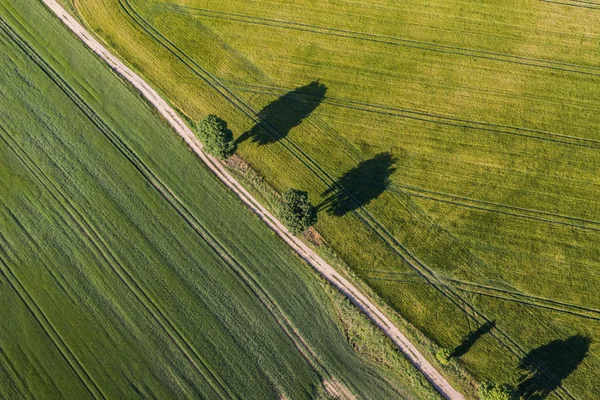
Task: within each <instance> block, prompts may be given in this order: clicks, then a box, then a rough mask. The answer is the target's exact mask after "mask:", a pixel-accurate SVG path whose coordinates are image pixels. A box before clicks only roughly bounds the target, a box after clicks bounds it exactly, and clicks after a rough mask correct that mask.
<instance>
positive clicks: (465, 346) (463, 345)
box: [450, 321, 496, 358]
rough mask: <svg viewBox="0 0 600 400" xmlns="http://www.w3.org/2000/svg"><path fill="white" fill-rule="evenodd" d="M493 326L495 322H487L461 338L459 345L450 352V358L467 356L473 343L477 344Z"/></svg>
mask: <svg viewBox="0 0 600 400" xmlns="http://www.w3.org/2000/svg"><path fill="white" fill-rule="evenodd" d="M495 326H496V322H495V321H491V322H490V321H487V322H486V323H485V324H483V325H481V326H480V327H479V328H477V330H475V331H472V332H469V333H468V334H467V335H465V336H464V337H463V339H462V342H460V344H459V345H458V346H456V348H455V349H454V350H453V351H452V354H451V355H450V357H454V358H458V357H461V356H463V355H465V354H467V352H468V351H469V350H471V347H473V345H474V344H475V342H477V341H478V340H479V338H481V337H482V336H483V335H485V334H486V333H488V332H489V331H491V330H492V329H493V328H494V327H495Z"/></svg>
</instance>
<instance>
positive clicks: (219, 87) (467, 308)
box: [119, 0, 573, 398]
mask: <svg viewBox="0 0 600 400" xmlns="http://www.w3.org/2000/svg"><path fill="white" fill-rule="evenodd" d="M119 4H120V6H121V8H122V9H123V11H124V12H125V13H126V14H127V15H128V16H129V17H130V18H131V19H132V20H133V22H134V23H135V24H137V25H138V26H140V28H142V29H143V30H145V31H146V32H147V33H148V34H149V35H150V36H151V37H152V38H154V40H156V41H157V42H158V43H160V44H161V45H162V46H163V47H164V48H165V49H167V50H168V51H169V52H171V53H172V54H173V55H174V56H175V57H176V58H178V59H179V60H180V61H181V62H182V63H183V64H184V65H185V66H187V67H188V68H189V69H190V71H192V72H193V73H194V74H196V75H197V76H198V77H200V78H201V79H202V80H203V81H204V82H206V83H207V84H208V85H209V86H210V87H211V88H213V89H214V90H215V91H217V93H219V94H221V95H222V96H224V98H225V99H226V100H227V101H229V102H230V104H232V105H233V106H234V107H235V108H237V109H238V110H239V111H240V112H242V113H243V114H244V115H246V116H247V117H248V118H249V119H250V120H251V121H253V122H255V123H258V122H259V121H260V120H259V118H258V113H257V112H256V111H255V110H254V109H253V108H252V107H250V106H249V105H248V104H246V103H245V102H244V101H243V100H242V99H240V98H239V97H238V96H237V95H236V94H235V93H233V92H232V91H231V89H229V88H228V87H227V86H225V85H224V84H223V83H222V82H220V81H219V80H218V79H217V78H216V77H214V76H213V75H211V74H210V73H208V72H207V71H206V70H205V69H204V68H202V67H201V66H200V65H199V64H198V63H197V62H195V61H194V60H193V59H191V58H190V57H189V56H188V55H187V54H186V53H185V52H183V51H182V50H181V49H180V48H178V47H177V46H176V45H175V44H174V43H173V42H171V41H170V40H169V39H167V38H166V37H165V36H164V35H162V34H161V33H160V32H159V31H158V30H157V29H156V28H155V27H154V26H152V25H151V24H150V23H149V22H148V21H146V20H145V19H144V18H143V17H142V16H141V15H140V14H139V13H138V12H137V11H136V10H135V8H133V6H132V5H131V3H130V2H129V1H128V0H119ZM262 125H263V128H264V129H265V131H266V132H268V133H269V134H271V135H273V136H274V137H280V135H278V134H277V132H276V129H275V128H274V127H273V126H270V124H268V123H265V122H263V123H262ZM278 143H281V145H283V146H284V147H285V148H286V149H287V150H288V151H290V152H291V153H292V154H294V155H295V157H297V158H298V160H300V161H301V162H302V163H303V164H304V165H305V166H306V168H307V169H309V170H310V171H311V172H312V173H313V174H314V175H315V176H316V177H317V178H318V179H319V180H321V181H322V182H323V183H324V184H326V185H327V186H328V187H331V186H332V185H335V180H334V179H333V178H332V177H331V176H330V175H329V174H328V173H327V172H326V171H324V170H323V169H322V168H321V167H320V166H319V165H318V163H316V162H315V161H314V160H312V159H311V158H310V157H309V156H308V155H307V154H306V153H305V152H304V151H302V150H301V149H300V148H299V147H298V146H296V145H295V144H294V143H293V142H292V141H291V140H289V138H283V139H282V140H280V141H279V142H278ZM336 189H337V190H340V191H341V192H345V191H344V189H343V188H341V187H337V188H336ZM346 194H347V195H348V197H349V199H350V200H352V196H351V194H349V193H346ZM353 212H354V213H355V215H357V216H358V218H359V219H360V220H361V221H362V222H363V223H364V224H365V225H366V226H368V227H369V228H370V229H371V230H372V231H373V232H374V233H375V234H376V235H377V236H378V237H379V238H381V239H382V240H383V241H384V243H386V244H387V245H388V246H389V247H390V249H392V251H394V252H395V253H396V254H397V255H398V256H399V257H400V258H401V259H402V260H403V261H404V262H405V263H406V264H407V265H408V266H410V267H411V268H412V269H413V270H415V271H416V272H417V273H418V274H419V275H420V276H421V277H422V278H423V279H425V280H426V281H427V282H428V283H429V284H430V285H431V286H432V287H433V288H435V289H436V290H437V291H438V292H440V293H441V294H442V295H443V296H444V297H446V298H447V299H448V300H449V301H451V302H452V303H453V304H455V305H456V306H457V307H459V308H460V309H461V310H462V311H463V312H465V313H466V314H467V315H470V316H471V318H472V319H474V320H475V321H477V322H478V323H481V324H483V323H485V322H491V320H490V319H489V318H487V317H486V316H485V315H484V314H483V313H482V312H481V311H479V310H477V309H475V308H474V307H473V306H472V305H471V304H469V302H468V301H466V300H465V299H464V298H463V297H462V296H461V295H460V294H458V293H457V292H456V291H455V290H452V288H450V287H448V286H447V285H445V284H444V283H443V282H441V281H439V280H438V278H437V276H436V274H435V272H434V271H433V270H431V269H430V268H429V267H427V266H426V265H424V264H423V263H422V262H421V261H419V260H418V259H417V258H416V257H415V256H414V255H413V254H412V253H411V252H410V251H408V249H406V248H405V247H404V246H403V245H402V244H401V243H399V242H398V241H397V240H396V239H395V237H394V236H393V235H392V234H391V233H390V232H389V231H388V230H387V229H386V228H385V227H383V226H382V225H381V224H380V223H379V222H378V221H377V220H376V219H375V218H374V217H373V216H372V215H370V214H369V213H368V212H367V211H366V210H365V209H364V208H362V207H361V208H357V209H356V210H354V211H353ZM491 334H492V335H494V337H496V339H497V340H498V341H499V342H500V343H502V344H503V345H504V346H505V347H506V348H507V349H508V350H509V351H510V352H511V353H513V354H514V355H515V357H517V358H519V359H521V358H523V357H526V356H527V352H526V351H525V350H524V349H523V348H522V347H520V346H519V345H518V344H517V343H516V342H515V341H514V340H513V339H512V338H510V336H509V335H508V334H506V333H505V332H503V331H502V330H500V329H495V330H494V331H493V332H492V333H491ZM540 370H542V374H543V375H544V378H543V379H544V380H545V381H547V382H549V385H550V386H552V385H556V386H557V387H558V388H559V389H558V390H559V391H560V392H561V393H562V394H563V396H564V397H566V398H573V396H572V395H571V394H569V392H568V391H567V390H566V389H565V388H564V387H562V386H560V385H559V384H558V383H557V382H556V381H555V379H554V378H553V377H552V376H551V375H550V374H548V373H547V372H546V371H543V368H542V367H541V366H540Z"/></svg>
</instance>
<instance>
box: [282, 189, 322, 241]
mask: <svg viewBox="0 0 600 400" xmlns="http://www.w3.org/2000/svg"><path fill="white" fill-rule="evenodd" d="M280 216H281V220H282V222H283V223H284V224H285V225H286V226H287V228H288V229H289V230H290V232H292V233H293V234H294V235H299V234H301V233H302V232H304V231H305V230H306V229H307V228H308V227H309V226H311V225H314V224H315V222H317V211H316V209H315V207H314V206H313V205H312V204H311V202H310V201H309V200H308V193H306V192H304V191H302V190H297V189H289V190H287V191H286V192H285V193H284V194H283V201H282V204H281V209H280Z"/></svg>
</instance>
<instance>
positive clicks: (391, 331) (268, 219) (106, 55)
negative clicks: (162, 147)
mask: <svg viewBox="0 0 600 400" xmlns="http://www.w3.org/2000/svg"><path fill="white" fill-rule="evenodd" d="M42 1H43V2H44V3H45V4H46V6H48V8H49V9H50V10H52V12H54V13H55V14H56V15H57V16H58V18H60V19H61V20H62V21H63V22H64V24H65V25H67V27H68V28H69V29H71V31H73V33H75V35H77V36H78V37H79V38H80V39H81V40H82V41H83V42H84V43H85V44H86V45H87V46H88V47H89V48H90V49H92V50H93V51H94V52H95V53H96V54H98V56H100V58H102V59H103V60H104V61H105V62H106V63H107V64H108V65H109V66H110V67H111V68H112V69H113V70H114V71H115V72H116V73H118V74H119V75H121V76H123V77H124V78H125V79H127V81H129V82H130V83H131V84H132V85H133V86H134V87H135V88H136V89H137V90H139V91H140V92H141V93H142V95H143V96H144V97H145V98H146V99H147V100H148V101H149V102H150V103H152V105H153V106H154V107H156V109H157V110H158V112H159V113H160V114H161V115H162V116H163V117H164V118H165V119H166V120H167V121H168V122H169V124H171V126H172V127H173V128H174V129H175V130H176V131H177V133H179V135H181V137H182V138H183V139H184V140H185V141H186V143H187V144H188V145H189V146H190V147H191V148H192V149H193V150H194V151H195V152H196V154H198V157H200V159H202V161H204V162H205V163H206V165H208V167H209V168H210V169H211V170H212V171H213V172H214V173H215V175H217V176H218V177H219V179H221V180H222V181H223V183H225V185H227V186H228V187H229V188H230V189H231V190H233V191H234V192H235V193H236V194H237V195H238V196H239V198H240V199H241V200H242V201H243V202H244V203H245V204H246V206H247V207H248V208H250V210H252V211H253V212H254V213H255V214H256V215H258V216H259V217H260V218H261V219H262V220H263V221H264V222H265V223H266V224H267V225H268V226H269V227H270V228H271V229H272V230H273V231H274V232H275V233H277V235H279V236H280V237H281V239H283V240H284V241H285V242H286V243H287V244H288V245H289V246H291V247H292V248H293V249H294V250H295V251H296V252H297V253H298V254H299V255H300V257H302V258H303V259H304V260H306V262H307V263H309V264H310V265H311V266H312V267H313V268H315V269H316V270H317V271H318V272H319V273H321V275H323V276H324V277H325V278H326V279H327V280H328V281H329V282H331V284H333V285H334V286H335V287H337V288H338V289H339V290H340V291H341V292H343V293H344V294H345V295H346V296H347V297H348V298H349V299H350V300H351V301H352V302H353V303H354V304H355V305H356V306H357V307H358V308H360V309H361V310H362V312H364V313H365V314H366V315H367V316H368V317H369V318H370V319H371V320H372V321H373V322H374V323H375V324H376V325H377V326H378V327H379V328H380V329H381V330H382V331H383V332H385V334H386V335H387V336H389V338H390V339H392V341H393V342H394V343H395V344H396V346H398V348H399V349H400V350H401V351H402V352H403V353H404V354H405V355H406V357H408V359H409V360H410V361H411V362H412V363H413V364H414V365H415V366H416V367H417V368H418V369H419V370H420V371H421V372H422V373H423V375H425V377H426V378H427V379H428V380H429V381H430V382H431V383H432V385H433V386H434V387H435V388H436V389H437V390H438V392H440V393H441V394H442V395H443V396H444V397H445V398H447V399H453V400H462V399H464V397H463V396H462V395H461V394H460V393H459V392H458V391H456V390H455V389H454V388H453V387H452V386H450V384H449V383H448V382H447V381H446V379H445V378H444V377H443V376H442V375H441V374H440V373H439V372H438V371H437V370H436V369H435V368H434V367H433V365H431V364H430V363H429V362H428V361H427V360H426V359H425V357H423V355H422V354H421V353H420V352H419V351H418V350H417V349H416V347H415V346H413V344H412V343H411V342H410V341H409V340H408V339H407V338H406V336H404V335H403V334H402V333H401V332H400V330H398V328H397V327H396V326H394V324H393V323H392V322H391V321H390V320H389V318H387V317H386V316H385V314H383V313H382V312H381V311H380V310H379V309H377V308H376V307H375V305H374V304H373V303H371V301H370V300H369V299H368V298H367V297H366V296H364V295H363V294H362V293H361V292H360V291H359V290H358V289H357V288H356V287H355V286H353V285H352V284H351V283H350V282H349V281H347V280H346V279H345V278H344V277H343V276H342V275H340V274H339V273H338V272H337V271H336V270H335V269H334V268H333V267H331V266H330V265H329V264H327V263H326V262H325V261H324V260H323V259H322V258H321V257H319V256H318V255H317V254H316V253H315V252H314V251H312V250H311V249H310V248H309V247H308V246H306V245H305V244H304V243H303V242H302V241H301V240H299V239H298V238H297V237H295V236H294V235H292V234H291V233H290V232H289V231H288V230H287V229H286V228H285V227H284V226H283V225H282V224H281V222H279V220H277V219H276V218H275V217H274V216H273V215H272V214H271V213H270V212H269V211H268V210H267V209H265V208H264V207H263V206H262V205H261V204H260V203H259V202H258V201H256V199H255V198H254V197H252V195H251V194H250V193H248V192H247V191H246V190H245V189H244V188H243V187H242V186H241V185H240V184H239V183H238V182H237V181H236V180H235V179H233V177H232V176H231V175H229V173H228V172H227V170H226V169H225V167H224V166H223V165H222V164H221V162H220V161H219V160H217V159H215V158H214V157H212V156H210V155H207V154H205V153H204V152H203V151H202V144H201V143H200V142H199V141H198V139H196V136H195V135H194V133H193V132H192V131H191V130H190V128H189V127H188V126H187V125H186V124H185V123H184V122H183V120H182V119H181V118H179V116H178V115H177V114H176V113H175V112H174V111H173V109H172V108H171V107H170V106H169V105H168V104H167V103H166V102H165V101H164V100H163V99H162V98H161V97H160V96H159V95H158V94H157V93H156V92H155V91H154V90H153V89H152V88H151V87H150V86H149V85H148V84H147V83H146V82H144V80H142V78H140V77H139V76H138V75H136V74H135V73H134V72H133V71H131V70H130V69H129V68H127V67H126V66H125V65H124V64H123V63H122V62H121V61H119V60H118V59H117V58H116V57H115V56H113V55H112V54H111V53H110V52H109V51H108V50H107V49H105V48H104V47H103V46H102V45H101V44H100V43H99V42H98V41H96V40H95V39H94V38H93V37H92V36H91V35H90V34H89V33H87V32H86V30H85V29H84V28H83V27H82V26H81V25H80V24H79V23H78V22H77V21H76V20H75V19H74V18H73V17H71V16H70V15H69V14H68V13H67V12H66V11H65V10H64V9H63V8H62V7H61V6H60V5H59V4H58V3H57V2H56V1H54V0H42Z"/></svg>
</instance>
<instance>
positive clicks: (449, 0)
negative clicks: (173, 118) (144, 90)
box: [74, 0, 600, 399]
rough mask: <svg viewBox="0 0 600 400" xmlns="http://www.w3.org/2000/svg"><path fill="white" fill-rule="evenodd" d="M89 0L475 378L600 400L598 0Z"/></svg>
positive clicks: (104, 23) (188, 110)
mask: <svg viewBox="0 0 600 400" xmlns="http://www.w3.org/2000/svg"><path fill="white" fill-rule="evenodd" d="M74 4H75V6H76V7H77V10H78V12H79V15H80V17H81V18H82V20H83V21H85V23H86V24H87V26H88V27H89V28H90V29H92V30H93V31H94V32H95V33H96V34H97V35H98V36H99V37H100V38H102V39H103V40H104V41H105V42H106V43H107V44H108V45H109V46H111V48H113V49H114V50H115V51H116V52H117V53H119V54H120V56H121V57H122V58H123V59H125V60H127V62H128V63H129V64H130V65H131V66H132V67H134V68H135V69H136V70H137V71H139V72H140V73H141V74H142V75H143V76H144V77H145V78H146V79H148V80H149V82H151V83H152V85H153V86H154V87H156V88H157V89H158V90H159V91H161V92H162V93H163V94H164V96H165V97H166V98H168V99H169V100H170V101H171V102H172V104H173V105H174V106H175V107H177V108H178V109H179V110H180V111H181V112H182V113H183V114H184V115H185V116H187V117H188V118H190V119H191V120H197V119H199V118H200V117H202V116H203V115H204V114H206V113H208V112H216V113H218V114H219V115H220V116H221V117H223V118H225V119H226V120H228V121H229V123H230V126H231V127H232V128H233V130H234V132H235V134H236V135H237V137H239V138H240V139H239V142H240V143H239V152H240V154H241V156H242V157H243V158H244V159H245V160H246V161H247V162H248V163H249V164H251V165H252V166H253V167H254V168H255V169H256V170H257V171H258V172H259V173H260V174H261V175H262V176H264V177H265V179H266V180H267V182H268V183H270V184H271V185H272V186H273V187H275V188H276V189H277V190H280V191H281V190H284V189H286V188H288V187H298V188H302V189H305V190H308V191H309V193H310V195H311V198H312V200H313V201H314V202H315V203H322V202H327V201H329V203H326V204H325V206H324V207H323V211H322V212H321V213H320V221H319V223H318V224H317V229H318V231H319V232H320V233H321V234H322V235H323V237H324V238H325V240H326V241H327V242H328V244H329V245H331V246H332V247H333V248H334V249H335V251H336V252H337V253H338V255H339V256H341V257H342V258H343V259H344V260H345V261H346V262H347V263H348V265H349V266H350V267H351V268H352V270H353V271H354V272H355V273H356V275H357V276H358V277H359V278H360V279H362V280H363V281H364V282H366V283H367V284H368V285H369V286H370V287H371V288H373V290H374V291H375V293H377V294H378V295H379V296H380V297H381V298H382V299H383V300H385V301H386V302H387V303H388V304H390V305H391V306H392V307H393V308H394V309H395V310H397V311H398V312H399V313H400V314H401V315H402V316H403V317H405V318H407V319H408V320H409V321H410V322H412V323H413V324H414V325H415V326H417V327H418V328H419V329H421V330H422V331H423V332H424V333H425V334H426V335H428V336H429V337H430V338H432V339H433V340H435V341H436V342H437V343H439V344H440V345H442V346H445V347H447V348H449V349H451V350H452V349H457V350H460V351H457V352H456V353H455V354H459V355H460V357H457V358H459V359H460V363H461V364H463V365H464V366H466V367H467V368H468V370H469V371H471V373H472V374H473V375H474V376H475V377H476V378H477V379H479V380H483V379H492V380H495V381H498V382H509V383H512V384H514V385H518V386H519V388H520V391H521V393H522V394H525V395H527V396H529V397H531V398H535V396H538V397H545V396H547V395H551V396H556V397H560V398H581V399H594V398H596V397H597V393H600V383H599V381H598V379H597V378H596V373H595V372H597V371H598V370H600V348H599V347H598V346H597V342H598V340H600V325H599V323H598V321H599V320H600V291H598V288H599V287H600V263H599V257H598V255H599V254H600V253H599V251H598V243H599V241H600V234H599V232H600V203H599V202H598V194H599V193H600V186H599V185H600V178H598V174H597V166H598V165H600V151H599V150H600V134H599V133H598V132H599V128H600V113H598V100H599V99H600V67H598V65H599V63H600V39H599V38H600V3H597V2H592V1H574V0H559V1H538V0H505V1H500V0H483V1H477V2H473V1H464V0H463V1H460V0H445V1H442V0H418V1H411V2H399V1H391V0H364V1H361V2H344V1H339V0H330V1H316V0H295V1H278V0H264V1H260V2H258V1H242V0H228V1H211V0H202V1H201V0H187V1H186V0H168V1H164V0H160V1H150V0H100V1H96V0H94V1H91V0H74ZM332 187H333V190H332V189H331V188H332ZM332 194H333V199H332V198H331V195H332ZM328 196H329V197H328ZM340 198H341V199H342V201H341V202H340V201H339V199H340ZM327 211H329V212H327ZM489 326H493V328H492V329H491V330H489V332H487V333H486V331H487V329H486V327H489ZM480 328H481V329H480ZM470 332H472V334H471V335H469V333H470ZM527 366H529V367H527ZM532 370H535V371H534V372H533V375H535V376H530V375H528V374H531V371H532ZM536 393H537V394H536Z"/></svg>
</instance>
